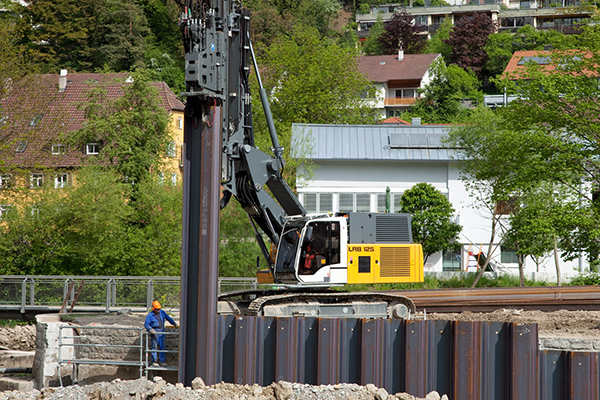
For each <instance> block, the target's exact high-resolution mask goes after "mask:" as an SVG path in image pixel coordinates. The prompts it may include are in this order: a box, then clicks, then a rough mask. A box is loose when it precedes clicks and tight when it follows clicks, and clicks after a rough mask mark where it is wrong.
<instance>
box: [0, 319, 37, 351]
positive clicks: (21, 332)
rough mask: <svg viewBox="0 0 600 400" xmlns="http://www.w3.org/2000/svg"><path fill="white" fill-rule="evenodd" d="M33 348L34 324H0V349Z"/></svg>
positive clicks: (24, 349) (28, 349)
mask: <svg viewBox="0 0 600 400" xmlns="http://www.w3.org/2000/svg"><path fill="white" fill-rule="evenodd" d="M2 348H4V349H10V350H21V351H31V350H35V325H17V326H15V327H14V328H9V327H4V326H0V349H2Z"/></svg>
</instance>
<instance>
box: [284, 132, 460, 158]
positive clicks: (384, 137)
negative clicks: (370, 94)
mask: <svg viewBox="0 0 600 400" xmlns="http://www.w3.org/2000/svg"><path fill="white" fill-rule="evenodd" d="M451 128H452V127H451V126H449V125H386V124H379V125H317V124H294V125H293V126H292V154H293V155H295V156H298V155H302V156H303V157H306V158H312V159H314V160H391V161H395V160H398V161H402V160H406V161H450V160H452V159H453V157H452V156H453V154H454V151H453V150H452V149H448V148H447V147H446V146H445V145H444V144H443V143H442V138H443V137H444V136H446V135H447V133H448V131H449V130H450V129H451Z"/></svg>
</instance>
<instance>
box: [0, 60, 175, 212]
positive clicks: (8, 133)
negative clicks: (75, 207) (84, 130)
mask: <svg viewBox="0 0 600 400" xmlns="http://www.w3.org/2000/svg"><path fill="white" fill-rule="evenodd" d="M32 79H34V80H36V81H35V82H34V83H32V84H31V85H30V88H31V89H30V90H26V91H17V90H8V91H7V96H6V97H5V98H3V99H0V108H1V111H2V114H0V117H1V118H0V218H2V215H3V214H5V213H6V212H8V211H10V210H11V209H12V208H13V207H15V204H13V203H14V202H18V197H19V194H18V192H19V191H16V190H12V191H10V193H8V192H9V191H7V190H5V189H41V188H54V189H61V188H64V187H66V186H71V185H73V182H74V180H75V178H74V175H76V172H77V169H78V168H79V167H81V166H83V165H86V164H88V163H89V161H91V159H92V158H93V157H97V156H98V155H99V153H100V150H101V145H102V144H101V143H98V142H97V141H91V142H90V143H86V144H84V145H83V146H81V147H80V148H74V147H73V146H69V145H68V144H67V143H65V137H66V136H68V134H69V132H73V131H75V130H77V129H80V128H81V127H82V126H83V124H84V123H85V117H84V109H83V108H82V105H83V104H85V103H86V102H87V101H88V92H89V91H90V89H92V88H94V87H96V86H100V85H101V87H102V88H103V89H105V90H106V99H115V98H118V97H120V96H122V95H123V89H124V88H125V87H126V86H127V85H130V84H131V83H132V81H131V78H130V77H129V76H128V74H126V73H118V74H90V73H81V74H80V73H68V72H67V71H66V70H62V71H61V73H60V74H58V75H54V74H48V75H41V76H37V77H34V78H32ZM152 86H154V87H155V88H156V89H157V92H158V95H159V102H160V105H161V106H162V107H163V108H164V109H165V110H166V111H167V113H168V114H169V116H170V122H169V123H170V125H169V132H170V135H171V141H170V143H169V145H168V149H167V154H165V155H164V157H165V163H164V164H165V171H164V172H163V171H156V172H157V173H158V174H159V176H160V174H162V175H163V177H164V179H165V180H169V181H170V182H172V183H173V184H175V183H177V182H178V181H180V180H181V176H182V173H183V163H182V161H183V159H182V153H183V121H184V117H183V111H184V105H183V103H182V102H181V101H180V100H179V99H177V97H176V96H175V94H174V93H173V91H172V90H171V89H170V88H169V87H168V86H167V84H165V83H164V82H152ZM21 193H23V192H21ZM22 197H25V196H22Z"/></svg>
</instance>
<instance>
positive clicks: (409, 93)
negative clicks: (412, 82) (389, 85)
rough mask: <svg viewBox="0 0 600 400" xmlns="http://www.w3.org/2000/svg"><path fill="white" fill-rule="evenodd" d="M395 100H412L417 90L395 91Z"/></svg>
mask: <svg viewBox="0 0 600 400" xmlns="http://www.w3.org/2000/svg"><path fill="white" fill-rule="evenodd" d="M395 95H396V98H397V99H414V98H415V97H416V95H417V89H396V90H395Z"/></svg>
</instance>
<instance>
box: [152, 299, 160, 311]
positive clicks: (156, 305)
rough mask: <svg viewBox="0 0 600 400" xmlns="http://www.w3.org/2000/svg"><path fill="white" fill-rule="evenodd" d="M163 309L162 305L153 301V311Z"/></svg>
mask: <svg viewBox="0 0 600 400" xmlns="http://www.w3.org/2000/svg"><path fill="white" fill-rule="evenodd" d="M161 308H162V306H161V305H160V303H159V302H158V301H156V300H155V301H153V302H152V309H153V310H160V309H161Z"/></svg>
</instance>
